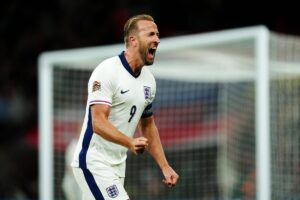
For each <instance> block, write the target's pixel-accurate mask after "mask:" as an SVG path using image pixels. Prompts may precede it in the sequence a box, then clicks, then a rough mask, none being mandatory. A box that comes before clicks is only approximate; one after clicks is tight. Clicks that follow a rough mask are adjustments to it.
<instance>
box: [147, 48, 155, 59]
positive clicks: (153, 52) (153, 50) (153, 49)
mask: <svg viewBox="0 0 300 200" xmlns="http://www.w3.org/2000/svg"><path fill="white" fill-rule="evenodd" d="M148 52H149V54H150V55H151V56H153V57H154V55H155V52H156V48H150V49H148Z"/></svg>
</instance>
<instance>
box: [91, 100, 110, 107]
mask: <svg viewBox="0 0 300 200" xmlns="http://www.w3.org/2000/svg"><path fill="white" fill-rule="evenodd" d="M94 104H105V105H108V106H111V102H109V101H105V100H91V101H89V105H94Z"/></svg>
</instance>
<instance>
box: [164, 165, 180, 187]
mask: <svg viewBox="0 0 300 200" xmlns="http://www.w3.org/2000/svg"><path fill="white" fill-rule="evenodd" d="M162 172H163V174H164V176H165V179H163V183H164V184H166V185H167V186H168V187H174V186H175V185H176V183H177V181H178V179H179V176H178V174H177V173H176V172H175V171H174V170H173V169H172V167H170V166H167V167H164V168H163V169H162Z"/></svg>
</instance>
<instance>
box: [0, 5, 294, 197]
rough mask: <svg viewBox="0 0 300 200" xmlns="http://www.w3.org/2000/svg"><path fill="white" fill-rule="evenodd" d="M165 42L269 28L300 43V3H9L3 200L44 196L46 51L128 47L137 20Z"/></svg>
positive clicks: (1, 32)
mask: <svg viewBox="0 0 300 200" xmlns="http://www.w3.org/2000/svg"><path fill="white" fill-rule="evenodd" d="M141 13H147V14H151V15H152V16H153V17H154V18H155V20H156V23H157V24H158V27H159V31H160V35H161V38H163V37H169V36H176V35H185V34H192V33H204V32H209V31H216V30H223V29H230V28H239V27H245V26H253V25H265V26H267V27H268V28H269V29H270V30H272V31H276V32H280V33H286V34H292V35H300V22H299V19H300V17H299V8H298V7H297V6H296V1H292V0H286V1H282V0H281V1H272V2H271V1H263V0H245V1H241V0H202V1H194V0H193V1H192V0H185V1H179V0H173V1H163V0H162V1H155V0H153V1H147V0H123V1H122V0H108V1H96V0H52V1H51V0H49V1H37V0H27V1H21V0H19V1H18V0H9V1H2V2H1V6H0V128H1V129H0V131H1V134H0V163H1V168H0V169H1V170H0V199H1V198H4V197H13V198H15V197H16V196H21V197H22V198H23V199H24V198H25V199H26V198H28V199H35V198H37V196H38V189H37V184H38V178H37V177H38V174H37V173H38V160H37V155H38V151H37V147H38V146H37V145H38V141H37V138H38V131H37V130H38V128H37V124H38V121H37V80H38V77H37V58H38V55H39V54H40V53H41V52H43V51H50V50H59V49H68V48H78V47H88V46H99V45H104V44H113V43H121V42H123V35H122V29H123V24H124V23H125V21H126V20H127V19H128V18H129V17H130V16H132V15H135V14H141Z"/></svg>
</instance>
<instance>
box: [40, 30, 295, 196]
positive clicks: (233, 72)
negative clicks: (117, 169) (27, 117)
mask: <svg viewBox="0 0 300 200" xmlns="http://www.w3.org/2000/svg"><path fill="white" fill-rule="evenodd" d="M122 50H124V46H123V45H121V44H117V45H109V46H103V47H92V48H83V49H74V50H65V51H55V52H46V53H43V54H42V55H41V56H40V59H39V127H40V129H39V131H40V157H39V170H40V172H39V173H40V174H39V175H40V180H39V184H40V199H43V200H54V199H55V200H64V199H67V200H69V199H72V200H76V199H80V197H81V196H80V191H79V190H78V189H77V188H76V184H74V182H73V178H72V175H70V168H69V165H70V157H71V156H72V153H73V148H74V144H75V143H76V139H77V137H78V134H79V132H80V129H81V125H82V122H83V117H84V114H85V113H84V112H85V106H86V98H87V81H88V78H89V76H90V74H91V72H92V70H93V69H94V68H95V66H96V65H97V64H98V63H100V62H101V61H102V60H103V59H104V58H107V57H110V56H113V55H117V54H119V53H120V52H121V51H122ZM149 68H150V69H151V71H152V72H153V74H154V76H155V77H156V80H157V94H156V99H155V103H154V116H155V118H156V123H157V126H158V129H159V131H160V136H161V140H162V143H163V146H164V148H165V152H166V156H167V158H168V161H169V162H170V164H171V165H172V166H173V167H174V169H175V170H176V171H177V172H178V174H179V175H180V181H179V183H178V185H177V186H176V187H175V188H172V189H169V188H167V187H164V186H163V184H162V183H161V181H162V174H161V171H160V170H159V168H158V166H157V165H156V163H155V162H154V160H153V159H152V158H151V157H150V156H149V155H147V154H142V155H138V156H134V155H132V154H131V153H130V152H129V153H128V160H127V169H126V174H127V176H126V181H125V188H126V190H127V192H128V193H129V196H130V197H131V198H132V199H144V200H147V199H149V200H150V199H157V200H198V199H207V200H210V199H211V200H215V199H220V200H231V199H232V200H237V199H259V200H271V199H272V200H282V199H299V198H300V188H299V184H300V160H299V159H300V133H299V130H300V127H299V125H300V123H299V120H300V114H299V113H300V109H299V108H300V39H299V38H296V37H292V36H287V35H281V34H276V33H270V32H269V31H268V30H266V29H265V28H264V27H249V28H242V29H234V30H226V31H219V32H212V33H206V34H196V35H187V36H178V37H172V38H163V39H161V44H160V46H159V49H158V52H157V57H156V61H155V64H154V65H153V66H150V67H149ZM136 134H137V135H138V134H140V133H139V132H136ZM70 155H71V156H70ZM77 192H78V193H77ZM72 195H74V196H72ZM78 197H79V198H78Z"/></svg>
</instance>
